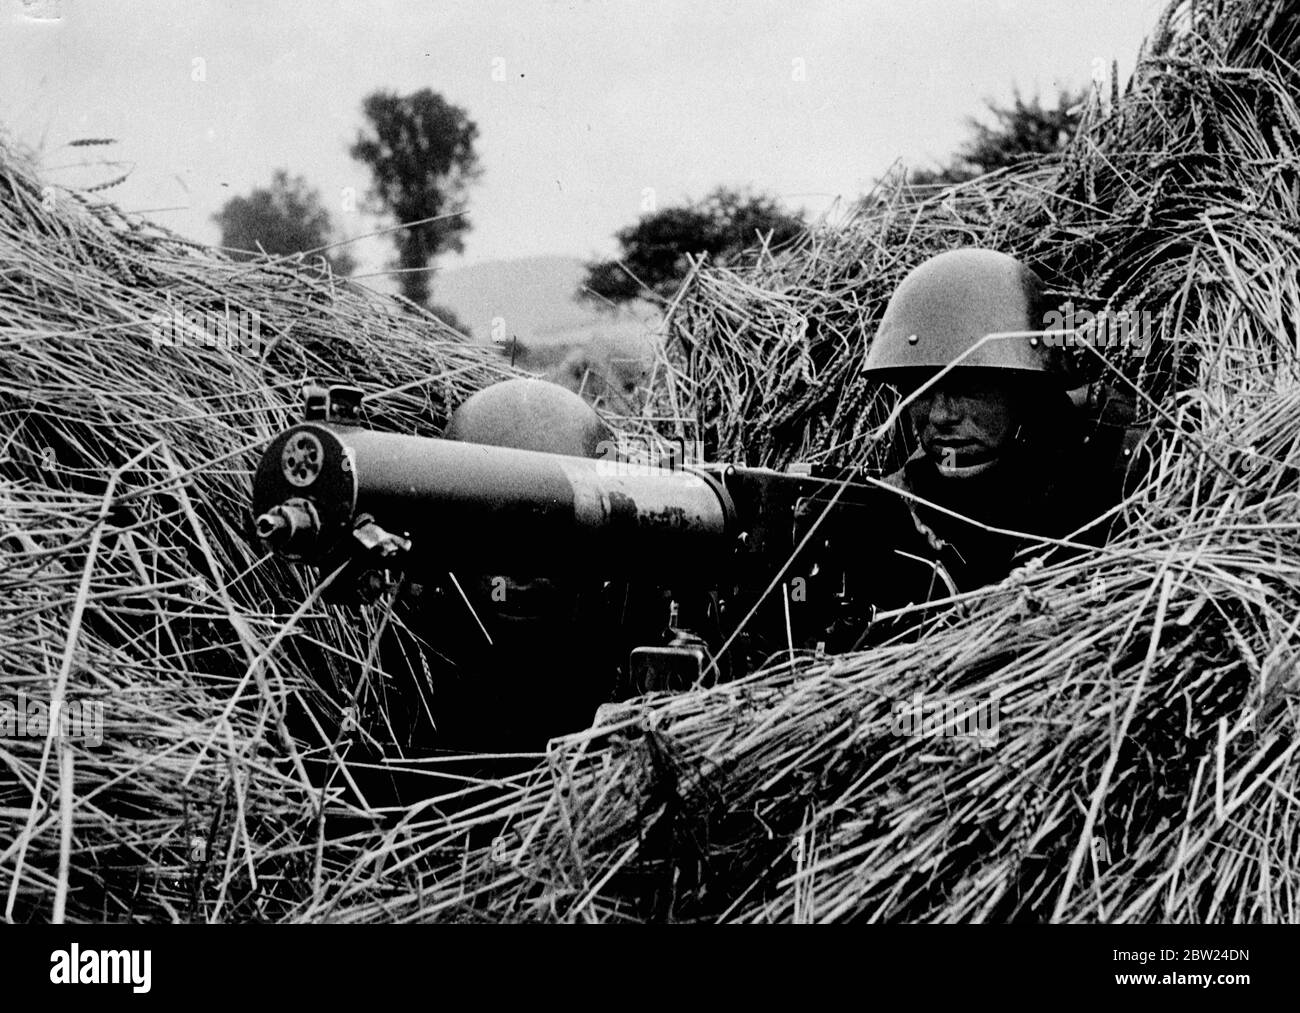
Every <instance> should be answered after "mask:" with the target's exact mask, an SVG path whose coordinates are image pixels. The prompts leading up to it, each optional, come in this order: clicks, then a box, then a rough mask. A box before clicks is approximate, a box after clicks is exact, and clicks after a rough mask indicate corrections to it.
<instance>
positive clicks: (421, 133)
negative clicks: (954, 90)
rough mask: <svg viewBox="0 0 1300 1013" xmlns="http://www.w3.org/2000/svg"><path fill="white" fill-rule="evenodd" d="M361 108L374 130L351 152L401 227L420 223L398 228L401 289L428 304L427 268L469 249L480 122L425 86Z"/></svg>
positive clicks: (382, 94) (385, 95) (378, 96)
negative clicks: (468, 208)
mask: <svg viewBox="0 0 1300 1013" xmlns="http://www.w3.org/2000/svg"><path fill="white" fill-rule="evenodd" d="M362 110H363V112H364V113H365V118H366V120H367V127H368V130H369V133H367V132H365V131H362V132H359V133H358V134H357V140H356V143H355V144H353V145H352V148H351V150H350V154H351V155H352V157H353V158H355V159H357V160H358V161H360V162H363V163H364V164H365V165H367V166H369V167H370V172H371V175H372V176H373V179H374V185H373V187H372V189H371V191H370V198H371V200H372V201H375V202H376V203H377V204H378V205H379V207H380V209H382V210H383V211H385V212H387V213H389V214H391V215H393V217H395V218H396V219H397V221H398V223H400V224H407V223H411V222H420V223H421V224H419V225H409V227H407V228H402V229H398V230H396V231H395V232H393V240H394V242H395V244H396V246H397V263H396V266H397V267H398V268H400V269H401V271H402V273H401V274H399V275H398V276H397V277H398V282H399V284H400V285H401V289H402V294H403V295H405V296H406V297H407V298H408V299H410V300H411V301H412V302H414V303H417V304H419V305H421V306H426V307H427V306H428V305H429V294H430V286H429V272H428V271H427V270H426V268H428V267H429V264H430V262H431V261H432V260H433V259H434V258H435V257H437V256H438V255H439V254H440V253H443V252H445V251H447V250H454V251H456V252H458V253H459V252H460V251H461V250H463V249H464V248H465V244H464V241H463V239H462V236H463V235H464V233H465V232H466V231H467V230H468V229H469V220H468V219H467V218H466V217H465V215H464V214H463V212H464V210H465V205H466V197H465V191H466V189H467V188H468V187H469V184H470V183H472V182H473V181H474V180H476V179H477V178H478V177H479V176H480V175H481V173H482V170H481V169H480V168H479V166H478V157H477V155H476V154H475V152H474V140H475V138H476V137H478V127H477V126H476V125H475V124H474V122H473V121H472V120H471V119H470V118H469V117H468V115H466V113H465V110H463V109H461V108H459V107H457V106H454V105H450V104H449V103H447V102H446V101H445V100H444V99H443V97H442V96H441V95H437V94H435V93H434V92H432V91H430V90H429V89H428V88H423V89H421V90H420V91H417V92H414V93H413V94H410V95H398V94H396V93H393V92H386V91H379V92H375V93H374V94H372V95H370V96H368V97H367V98H366V99H365V101H364V103H363V104H362ZM439 216H450V217H439ZM430 218H438V220H437V221H426V219H430Z"/></svg>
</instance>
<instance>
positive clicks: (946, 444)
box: [908, 373, 1017, 478]
mask: <svg viewBox="0 0 1300 1013" xmlns="http://www.w3.org/2000/svg"><path fill="white" fill-rule="evenodd" d="M1016 401H1017V399H1016V390H1015V388H1014V386H1013V385H1012V384H1011V383H1009V382H1007V381H1004V380H999V379H998V378H996V377H992V378H985V377H982V376H979V375H978V374H974V375H972V374H970V373H967V374H965V375H960V374H956V373H954V374H953V375H950V376H948V377H946V378H944V379H943V380H941V381H940V382H939V383H938V384H936V385H935V386H933V387H930V388H929V389H928V390H926V392H925V393H924V394H923V395H922V396H921V397H919V398H917V399H916V400H915V401H913V402H912V404H911V405H910V406H909V407H908V413H909V416H910V418H911V422H912V431H913V432H914V433H916V436H917V439H918V440H919V441H920V443H921V449H922V450H924V451H925V454H926V456H927V457H929V458H930V460H931V461H932V462H933V463H934V465H935V467H936V468H938V470H939V472H940V474H943V475H946V476H949V477H953V478H965V477H970V476H972V475H977V474H979V473H980V472H982V471H985V470H987V469H988V468H989V467H991V466H992V465H993V464H994V463H995V462H996V461H997V459H998V458H999V457H1000V456H1001V455H1002V453H1003V452H1004V451H1005V450H1006V449H1007V448H1008V447H1009V446H1010V444H1011V441H1012V438H1013V437H1014V435H1015V430H1016V424H1017V419H1016V417H1015V416H1016V410H1015V406H1016Z"/></svg>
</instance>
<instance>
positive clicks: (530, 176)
mask: <svg viewBox="0 0 1300 1013" xmlns="http://www.w3.org/2000/svg"><path fill="white" fill-rule="evenodd" d="M1163 6H1164V3H1163V0H1069V2H1064V0H707V2H706V0H694V2H688V0H465V2H460V0H374V2H371V0H350V2H347V3H344V2H340V0H276V2H267V3H263V2H252V0H225V2H216V0H0V129H3V130H4V131H5V132H7V133H8V134H9V135H10V136H11V137H15V138H17V139H18V140H19V141H21V142H23V143H24V144H26V145H28V146H30V147H32V148H36V149H38V151H39V154H40V158H41V161H42V163H43V165H44V166H45V168H46V172H47V175H48V178H49V179H50V180H51V181H53V182H58V183H66V184H70V185H88V184H96V183H106V182H112V181H113V180H115V179H117V178H119V177H120V176H122V175H123V174H124V173H129V175H128V176H127V179H126V180H125V181H124V182H122V183H119V184H117V185H116V186H113V187H111V188H109V189H105V190H104V191H102V193H103V195H104V196H105V197H107V198H111V199H112V200H114V201H115V202H116V203H118V204H119V205H120V206H121V207H123V208H125V209H128V210H133V211H145V212H148V214H149V217H151V218H154V219H155V220H157V221H159V222H161V223H163V224H165V225H167V226H168V227H170V228H172V229H174V230H176V231H177V232H179V233H181V234H182V235H185V236H187V237H189V238H192V239H195V240H198V241H201V242H207V243H215V242H217V241H218V239H219V233H218V230H217V227H216V226H215V225H214V224H213V222H212V220H211V216H212V215H213V214H214V213H215V212H216V211H217V210H218V209H219V208H220V207H221V206H222V204H223V203H224V202H225V201H226V200H228V199H229V198H230V197H231V196H235V195H240V194H247V193H248V192H249V191H250V190H251V189H252V188H253V187H255V186H259V185H260V186H264V185H266V184H268V183H269V182H270V179H271V175H272V172H273V171H274V170H275V169H277V168H281V167H283V168H287V169H288V170H289V171H290V172H291V173H295V174H299V173H300V174H302V175H303V176H305V177H306V178H307V180H308V182H309V183H310V184H311V185H313V186H315V187H316V188H318V189H319V190H320V191H321V194H322V198H323V200H324V203H325V206H326V208H327V209H328V210H329V211H330V213H331V215H332V217H333V219H334V221H335V223H336V226H337V227H338V229H339V230H340V232H341V233H343V234H346V235H349V236H360V235H363V234H365V233H369V232H373V231H374V230H376V229H377V228H380V227H382V226H383V224H385V223H384V222H382V221H380V220H378V219H376V218H374V217H372V216H369V215H367V214H366V213H364V212H363V211H361V210H358V208H357V201H356V199H355V198H356V196H357V195H361V194H364V192H365V190H366V188H367V186H368V182H369V180H368V177H367V174H366V170H365V168H364V167H363V166H361V165H360V164H359V163H356V162H354V161H352V160H351V159H350V158H349V156H348V154H347V149H348V147H349V145H350V144H351V143H352V141H353V140H354V139H355V137H356V134H357V132H358V130H359V129H360V128H361V126H362V119H361V102H362V99H363V98H364V96H365V95H367V94H368V93H370V92H372V91H374V90H376V89H380V88H384V89H391V90H396V91H399V92H411V91H415V90H418V89H420V88H426V87H427V88H431V89H433V90H434V91H436V92H439V93H440V94H442V95H443V97H444V98H446V99H447V100H448V101H449V102H452V103H454V104H456V105H459V106H461V107H462V108H464V109H465V110H466V111H467V112H468V114H469V116H470V118H471V119H473V120H474V121H475V122H476V123H477V125H478V129H479V139H478V142H477V149H478V153H479V158H480V162H481V165H482V167H483V170H484V171H483V176H482V178H481V180H480V181H479V182H478V183H477V184H476V185H475V186H474V188H473V189H472V190H471V191H470V197H469V209H470V222H471V226H472V228H471V231H470V232H469V233H468V234H467V235H466V237H465V251H464V254H463V255H460V256H456V255H449V256H447V257H446V258H444V260H443V261H442V267H443V269H452V268H455V267H456V266H460V265H468V264H479V263H485V262H488V261H495V260H501V259H508V258H515V257H525V256H537V255H567V256H577V257H583V258H591V257H606V256H610V255H612V254H613V253H614V252H615V250H616V244H615V242H614V239H613V235H614V233H615V232H616V231H617V230H618V229H620V228H622V227H624V226H626V225H629V224H631V223H632V222H634V221H636V219H637V218H638V217H639V216H640V215H641V214H642V212H643V211H644V210H646V209H647V208H649V207H656V206H665V205H669V204H673V203H678V202H680V201H682V200H685V199H694V198H699V197H702V196H703V195H704V194H705V193H707V192H708V191H709V190H711V189H712V188H714V187H715V186H718V185H720V184H727V185H732V186H749V187H752V188H754V189H755V190H758V191H763V192H767V193H770V194H773V195H776V196H778V197H780V198H781V199H782V200H783V201H784V202H785V203H786V204H787V205H789V206H791V207H797V208H802V209H804V210H805V211H806V212H808V213H809V214H810V215H818V214H821V213H823V212H826V211H827V209H833V208H834V207H836V206H842V205H836V204H835V201H836V198H843V199H845V200H851V199H852V198H854V197H856V196H859V195H860V194H862V193H863V192H865V191H866V190H867V189H869V188H870V186H871V184H872V182H873V181H874V180H875V179H877V178H879V177H880V176H881V175H882V174H884V173H885V172H886V171H888V170H889V168H890V167H891V165H893V164H895V163H896V162H897V161H898V160H900V159H901V160H902V161H903V162H905V163H907V164H912V165H932V164H933V163H935V162H937V161H939V160H942V159H944V158H946V157H947V156H948V155H949V154H950V153H951V152H953V151H954V150H955V149H956V148H957V147H958V146H959V145H960V143H961V142H962V140H963V139H964V138H965V137H966V136H967V133H968V131H967V127H966V117H968V116H971V115H974V114H978V113H979V112H980V110H981V108H982V106H983V103H984V101H985V100H989V99H992V100H995V101H998V102H1008V101H1009V100H1010V98H1011V95H1012V89H1013V87H1017V86H1018V87H1019V88H1020V89H1021V91H1022V93H1024V94H1025V95H1026V96H1030V95H1033V94H1035V93H1041V94H1043V95H1045V96H1049V95H1052V96H1054V94H1055V91H1056V89H1057V88H1058V87H1060V86H1074V87H1077V86H1081V85H1084V84H1086V83H1087V82H1088V81H1089V80H1090V79H1091V78H1092V76H1093V75H1094V73H1095V70H1096V68H1099V67H1102V66H1107V67H1108V66H1109V64H1110V61H1111V60H1112V59H1115V60H1118V62H1119V68H1120V72H1121V74H1122V75H1123V76H1125V77H1126V76H1127V75H1128V74H1129V73H1130V72H1131V71H1132V69H1133V65H1134V60H1135V57H1136V54H1137V51H1138V47H1139V46H1140V44H1141V43H1142V40H1143V38H1144V37H1145V36H1146V35H1147V34H1148V33H1149V32H1150V31H1151V30H1152V28H1153V27H1154V25H1155V23H1156V20H1157V18H1158V17H1159V14H1160V12H1161V10H1162V9H1163ZM80 138H98V139H113V140H114V141H115V143H113V144H111V145H102V146H93V147H68V146H67V143H68V142H69V141H72V140H75V139H80ZM87 162H89V163H90V164H86V163H87ZM108 162H112V163H117V164H106V163H108ZM832 213H833V210H832ZM355 252H356V254H357V255H358V258H359V260H360V261H361V266H360V268H359V269H358V273H359V274H365V273H367V272H381V271H382V270H383V269H384V267H385V262H386V260H387V258H388V257H390V256H391V249H390V247H389V246H388V245H387V244H386V243H385V241H384V240H382V239H372V240H366V241H364V242H362V243H359V244H358V245H357V247H356V250H355Z"/></svg>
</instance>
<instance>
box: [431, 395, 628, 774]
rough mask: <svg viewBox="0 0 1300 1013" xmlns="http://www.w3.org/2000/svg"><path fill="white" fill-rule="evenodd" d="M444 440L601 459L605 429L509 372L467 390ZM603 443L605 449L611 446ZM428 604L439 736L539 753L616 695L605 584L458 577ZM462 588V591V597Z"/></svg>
mask: <svg viewBox="0 0 1300 1013" xmlns="http://www.w3.org/2000/svg"><path fill="white" fill-rule="evenodd" d="M443 436H444V438H445V439H450V440H459V441H462V442H467V443H480V444H487V445H490V446H497V447H512V448H514V449H516V450H532V451H540V452H543V453H553V454H567V455H569V456H572V457H593V458H594V457H596V456H597V455H598V454H600V453H601V451H602V444H604V442H605V441H606V440H609V439H611V438H612V437H611V433H610V431H609V429H608V427H607V426H606V425H605V423H604V422H603V421H602V420H601V418H600V416H598V415H597V414H596V412H595V411H594V410H592V408H591V407H590V406H589V405H588V404H587V403H586V402H585V401H583V399H582V398H581V397H579V396H578V395H577V394H574V393H573V392H571V391H569V390H566V389H564V388H563V387H560V386H558V385H556V384H553V383H549V382H547V381H545V380H532V379H515V380H506V381H503V382H501V383H497V384H494V385H493V386H491V387H487V388H485V389H483V390H481V391H479V392H478V393H476V394H474V395H473V396H471V397H470V398H469V399H467V400H466V401H465V402H464V403H463V404H461V405H460V407H458V408H457V409H456V411H455V413H454V414H453V415H452V418H451V421H450V422H449V423H448V425H447V429H446V431H445V432H444V434H443ZM606 445H607V444H606ZM456 578H457V581H458V583H459V590H457V589H456V587H455V586H454V585H453V586H449V587H444V588H443V589H442V593H441V595H440V596H439V600H438V604H437V605H435V606H434V607H433V608H431V609H426V614H427V615H428V621H429V622H433V623H436V624H437V629H438V634H437V636H436V637H435V638H434V639H435V640H436V641H437V642H438V643H439V645H440V646H442V645H444V644H446V645H448V654H449V656H450V660H451V662H452V667H451V668H450V670H447V671H444V672H443V673H442V677H441V678H439V680H438V682H437V683H436V684H435V687H434V695H435V699H434V705H433V706H434V711H435V719H436V720H437V721H438V723H439V726H440V729H439V731H440V734H439V742H440V744H441V745H444V746H451V747H453V748H464V749H474V750H477V751H501V752H514V751H535V750H540V749H542V748H543V747H544V746H545V744H546V741H547V739H549V738H551V737H552V736H555V735H560V734H563V733H565V732H572V731H577V730H580V729H582V728H584V727H586V726H587V725H588V724H589V723H590V721H591V719H592V716H593V714H594V713H595V710H596V707H597V706H598V705H599V704H600V703H602V702H603V701H604V700H606V699H607V698H608V697H609V695H610V694H611V693H612V691H613V687H614V685H615V680H616V676H617V665H618V658H617V651H618V645H617V643H616V639H617V631H616V629H615V628H614V627H615V624H614V623H612V622H610V621H609V616H608V608H609V606H608V604H607V601H606V591H605V587H604V582H603V581H601V580H599V579H594V578H586V577H581V576H574V575H572V574H548V575H546V576H540V575H476V574H457V575H456ZM462 592H463V595H462Z"/></svg>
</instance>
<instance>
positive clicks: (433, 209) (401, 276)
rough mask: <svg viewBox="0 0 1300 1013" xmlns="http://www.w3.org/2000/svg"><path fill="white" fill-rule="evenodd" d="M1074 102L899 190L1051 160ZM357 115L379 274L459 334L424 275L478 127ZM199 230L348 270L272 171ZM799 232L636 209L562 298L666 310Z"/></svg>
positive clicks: (719, 212)
mask: <svg viewBox="0 0 1300 1013" xmlns="http://www.w3.org/2000/svg"><path fill="white" fill-rule="evenodd" d="M1086 96H1087V90H1086V89H1085V90H1082V91H1070V90H1068V89H1063V90H1060V91H1058V93H1057V95H1056V101H1055V104H1054V105H1046V106H1045V105H1044V104H1043V103H1042V102H1041V100H1040V99H1039V98H1038V96H1035V97H1033V98H1032V99H1030V100H1028V101H1026V100H1025V99H1024V98H1023V97H1022V96H1021V95H1020V93H1019V92H1018V91H1017V92H1016V93H1015V96H1014V99H1013V102H1012V104H1011V105H1008V106H1001V105H998V104H996V103H993V102H988V103H986V106H987V110H986V111H987V112H988V113H989V114H991V117H992V122H991V123H986V122H982V121H980V120H978V119H976V118H974V117H971V118H969V119H968V123H967V126H968V130H969V137H968V139H967V141H966V142H965V143H964V144H963V145H962V147H961V148H960V149H959V150H958V151H957V153H956V154H955V155H953V156H952V157H951V158H950V159H949V160H948V161H947V162H946V163H944V164H942V165H939V166H937V167H934V168H918V169H912V170H911V171H910V172H909V173H908V175H907V181H908V183H909V184H911V185H914V186H917V187H927V186H928V187H938V186H944V185H951V184H954V183H961V182H965V181H967V180H970V179H974V178H976V177H978V176H980V175H983V174H985V173H988V172H993V171H996V170H999V169H1004V168H1008V167H1013V166H1015V165H1017V164H1018V163H1020V162H1023V161H1024V160H1026V159H1032V158H1036V157H1039V156H1042V155H1044V154H1050V153H1052V152H1055V151H1059V150H1061V148H1062V147H1064V145H1065V144H1066V143H1068V141H1069V140H1070V138H1071V137H1072V136H1073V134H1074V132H1075V130H1077V128H1078V125H1079V119H1080V115H1081V110H1082V107H1083V102H1084V99H1085V98H1086ZM361 108H362V117H363V122H364V125H363V127H362V129H361V130H360V131H359V132H358V134H357V137H356V140H355V141H354V143H353V144H352V145H351V147H350V149H349V154H350V155H351V156H352V158H354V159H356V160H357V161H358V162H360V163H361V164H362V165H364V166H366V167H367V168H368V169H369V172H370V179H371V185H370V188H369V190H368V192H367V193H366V194H365V195H364V197H362V198H361V199H360V200H359V201H358V206H359V207H361V208H362V209H363V210H366V211H369V212H371V213H375V214H378V215H383V216H387V217H390V218H392V219H393V220H394V222H395V223H396V225H398V226H400V227H397V228H394V229H393V230H392V232H391V236H392V241H393V244H394V247H395V254H396V256H395V258H394V260H393V261H392V262H391V264H390V265H389V267H390V269H391V270H392V271H393V272H394V273H395V276H396V279H397V282H398V286H399V289H400V291H401V293H402V295H403V296H404V297H405V298H407V299H409V300H410V301H411V302H412V303H414V304H416V305H417V306H420V307H422V308H424V309H427V310H430V311H431V312H434V313H435V314H437V315H439V316H440V317H441V318H442V319H444V320H446V321H447V322H448V323H450V324H451V325H452V326H453V327H456V328H457V329H459V330H462V331H464V330H465V328H464V327H463V326H462V325H461V324H460V322H459V321H457V320H456V319H455V316H454V314H452V313H451V312H450V311H449V310H447V309H446V308H444V307H440V306H438V305H437V304H436V303H434V302H433V301H432V286H431V284H430V274H431V266H432V264H433V262H434V261H435V260H436V258H437V257H438V256H440V255H441V254H444V253H446V252H449V251H451V252H461V251H463V249H464V237H465V234H466V233H467V232H468V231H469V230H470V220H469V216H468V211H467V208H468V194H469V189H470V187H471V186H472V184H473V183H474V182H475V181H476V180H478V179H479V177H480V176H481V175H482V167H481V166H480V165H479V161H478V155H477V153H476V151H475V148H474V143H475V141H476V139H477V138H478V127H477V125H476V124H475V123H474V121H473V120H472V119H470V117H469V114H468V113H467V112H466V110H464V109H462V108H460V107H459V106H456V105H453V104H451V103H449V102H447V101H446V99H444V98H443V97H442V96H441V95H439V94H437V93H435V92H433V91H431V90H430V89H428V88H424V89H421V90H419V91H416V92H413V93H411V94H408V95H399V94H397V93H395V92H390V91H377V92H374V93H373V94H371V95H369V96H367V97H366V98H365V100H364V101H363V102H362V107H361ZM650 204H651V205H653V201H651V202H650ZM213 219H214V221H216V223H217V224H218V225H219V226H220V228H221V245H222V246H223V247H226V248H227V249H228V250H229V251H230V253H231V255H232V256H234V257H237V258H248V257H253V256H257V255H258V254H259V253H265V254H270V255H272V256H293V255H298V254H306V255H308V256H309V257H318V258H319V260H320V261H323V264H324V266H325V267H327V268H328V270H330V271H331V272H333V273H334V274H337V275H341V276H347V275H350V274H352V273H353V272H354V270H355V267H356V263H355V260H354V259H353V258H352V257H351V256H350V255H349V254H348V252H347V250H346V248H345V246H344V243H343V242H340V241H338V239H337V234H336V232H335V228H334V224H333V221H332V219H331V217H330V214H329V212H328V211H327V210H326V208H325V206H324V204H323V203H322V201H321V197H320V194H319V192H318V191H317V190H315V189H313V188H312V187H311V186H310V185H309V183H308V182H307V180H306V179H305V178H304V177H302V176H300V175H296V176H291V175H290V174H289V173H288V171H287V170H285V169H278V170H276V171H275V173H274V174H273V176H272V178H271V182H270V185H269V186H267V187H258V188H255V189H254V190H253V191H252V193H250V194H249V195H248V196H247V197H235V198H232V199H231V200H229V201H227V202H226V204H225V205H224V206H223V207H222V208H221V210H220V211H219V212H218V213H217V214H216V215H214V216H213ZM806 227H807V221H806V219H805V216H804V212H803V211H802V210H791V209H788V208H786V207H784V206H783V205H782V203H781V202H780V200H779V199H777V198H776V197H773V196H771V195H767V194H763V193H754V192H752V191H749V190H740V189H734V188H729V187H718V188H716V189H714V190H713V191H712V192H710V193H708V194H706V195H705V196H704V197H702V198H700V199H698V200H686V201H683V202H681V203H677V204H674V205H671V206H666V207H662V208H659V207H654V206H649V207H646V208H645V209H644V211H643V213H642V215H641V216H640V218H639V219H638V220H637V221H635V222H633V223H631V224H629V225H628V226H626V227H624V228H622V229H620V230H619V231H618V232H617V233H616V234H615V236H614V238H615V241H616V242H617V244H618V250H619V252H618V255H617V256H616V257H614V258H611V259H608V260H599V259H597V260H592V261H590V262H588V263H587V264H586V268H585V272H584V274H585V276H584V278H583V280H582V283H581V285H580V286H579V290H578V292H577V293H576V294H577V296H578V297H579V298H580V299H583V300H585V301H588V302H591V303H594V304H597V305H602V306H619V305H623V304H626V303H629V302H632V301H634V300H638V299H650V300H652V301H653V300H660V301H663V300H668V299H670V298H671V297H672V295H673V294H674V293H675V292H676V291H677V289H678V287H679V286H680V285H681V283H682V281H683V280H684V279H685V277H686V275H687V273H688V272H689V270H690V268H691V264H692V262H693V261H695V260H698V259H699V258H701V257H707V258H708V259H709V260H710V261H711V262H713V263H731V264H738V263H743V262H744V259H745V258H746V257H749V256H752V255H753V254H754V251H755V250H757V249H760V248H762V247H767V248H769V249H777V248H780V247H781V246H783V245H785V244H787V243H789V242H791V241H792V240H794V239H796V238H797V237H798V236H800V235H801V234H802V233H803V231H804V230H805V228H806Z"/></svg>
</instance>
